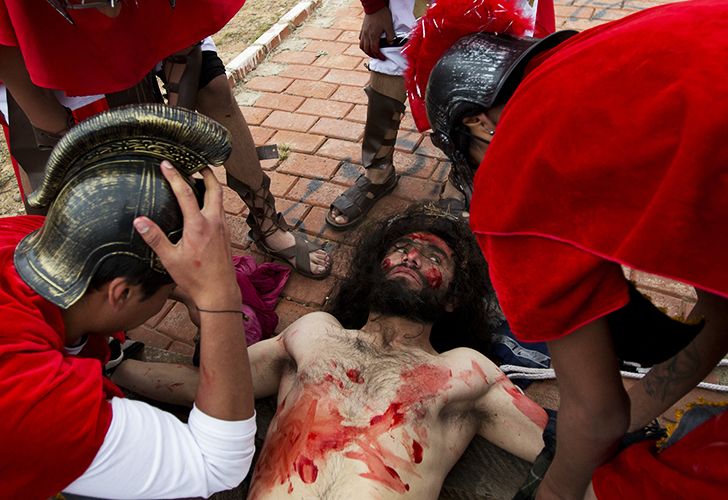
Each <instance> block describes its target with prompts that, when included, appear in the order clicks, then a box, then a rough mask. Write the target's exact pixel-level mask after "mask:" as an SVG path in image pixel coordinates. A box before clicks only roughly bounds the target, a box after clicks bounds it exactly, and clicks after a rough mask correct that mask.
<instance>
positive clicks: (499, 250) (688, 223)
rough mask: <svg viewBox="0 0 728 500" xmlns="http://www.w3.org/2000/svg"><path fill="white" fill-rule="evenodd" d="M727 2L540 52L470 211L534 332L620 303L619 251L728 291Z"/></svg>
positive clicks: (658, 13)
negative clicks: (542, 53)
mask: <svg viewBox="0 0 728 500" xmlns="http://www.w3.org/2000/svg"><path fill="white" fill-rule="evenodd" d="M726 54H728V3H727V2H725V1H724V0H694V1H690V2H684V3H677V4H669V5H665V6H661V7H656V8H652V9H648V10H644V11H642V12H639V13H636V14H634V15H631V16H629V17H626V18H623V19H621V20H619V21H614V22H611V23H608V24H605V25H602V26H599V27H596V28H593V29H590V30H587V31H585V32H583V33H581V34H579V35H577V36H574V37H573V38H571V39H569V40H568V41H566V42H564V43H563V44H562V45H560V46H558V47H556V48H555V49H553V50H552V51H551V52H550V53H547V54H545V55H544V56H543V57H540V58H539V59H538V60H537V61H534V64H532V66H536V67H535V68H532V69H531V71H530V73H529V74H528V75H527V76H526V77H525V78H524V80H523V82H522V83H521V85H520V86H519V87H518V89H517V90H516V92H515V94H514V95H513V97H512V98H511V99H510V101H509V102H508V104H507V106H506V108H505V110H504V112H503V115H502V116H501V120H500V121H499V123H498V128H497V131H496V134H495V136H494V138H493V142H492V144H491V145H490V147H489V149H488V152H487V154H486V155H485V159H484V161H483V163H482V164H481V166H480V168H479V169H478V171H477V174H476V178H475V193H474V197H473V202H472V207H471V225H472V228H473V231H474V232H475V233H476V235H477V236H478V239H479V243H480V244H481V247H482V248H483V251H484V253H485V256H486V259H487V260H488V262H489V265H490V272H491V277H492V280H493V284H494V286H495V288H496V291H497V293H498V298H499V300H500V304H501V306H502V307H503V311H504V312H505V314H506V317H507V318H508V320H509V322H510V325H511V327H512V328H513V330H514V332H516V334H517V335H518V336H519V337H520V338H521V339H522V340H526V341H537V340H551V339H555V338H558V337H560V336H563V335H566V334H568V333H570V332H571V331H573V330H574V329H576V328H578V327H580V326H582V325H583V324H585V323H588V322H591V321H593V320H594V319H596V318H597V317H599V316H602V315H604V314H606V313H608V312H610V311H612V310H614V309H616V308H618V307H620V306H621V305H623V304H624V303H626V300H627V294H626V291H625V283H624V278H623V277H622V273H621V270H620V267H619V264H625V265H627V266H629V267H633V268H636V269H640V270H643V271H646V272H650V273H655V274H658V275H661V276H665V277H668V278H673V279H676V280H679V281H682V282H685V283H689V284H692V285H695V286H698V287H700V288H703V289H705V290H708V291H712V292H714V293H717V294H719V295H723V296H726V297H728V259H726V256H727V255H728V222H726V221H728V142H726V138H727V137H728V135H727V131H728V119H727V118H726V117H728V98H726V96H728V64H725V61H726Z"/></svg>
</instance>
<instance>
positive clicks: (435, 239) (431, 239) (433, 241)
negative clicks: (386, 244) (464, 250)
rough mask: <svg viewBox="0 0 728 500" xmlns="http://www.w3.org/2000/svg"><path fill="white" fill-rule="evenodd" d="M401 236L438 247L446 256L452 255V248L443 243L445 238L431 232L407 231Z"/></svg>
mask: <svg viewBox="0 0 728 500" xmlns="http://www.w3.org/2000/svg"><path fill="white" fill-rule="evenodd" d="M403 238H406V239H410V240H412V241H422V242H425V243H428V244H430V245H432V246H435V247H437V248H439V249H440V250H441V251H442V252H443V253H444V254H445V255H447V256H448V257H452V249H451V248H450V245H448V244H447V243H445V240H443V239H442V238H440V237H439V236H435V235H434V234H432V233H409V234H406V235H404V236H403Z"/></svg>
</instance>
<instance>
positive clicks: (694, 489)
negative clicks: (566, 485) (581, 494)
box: [592, 412, 728, 500]
mask: <svg viewBox="0 0 728 500" xmlns="http://www.w3.org/2000/svg"><path fill="white" fill-rule="evenodd" d="M592 482H593V485H594V492H595V493H596V495H597V498H599V500H612V499H613V500H623V499H625V498H640V499H643V500H651V499H654V500H663V499H666V498H700V499H701V500H711V499H715V500H718V499H723V498H725V496H726V492H728V412H723V413H721V414H720V415H718V416H716V417H713V418H712V419H710V420H708V421H707V422H705V423H704V424H702V425H700V426H699V427H697V428H696V429H694V430H692V431H691V432H689V433H688V434H687V435H685V437H683V438H682V439H680V440H679V441H678V442H677V443H675V444H673V445H671V446H669V447H668V448H666V449H665V450H663V451H661V452H659V453H658V452H656V450H655V442H654V441H643V442H641V443H637V444H635V445H632V446H630V447H629V448H626V449H625V450H624V451H622V452H621V453H620V454H619V455H617V457H615V458H614V460H612V461H611V462H609V463H608V464H606V465H603V466H601V467H600V468H599V469H597V470H596V472H595V473H594V476H593V477H592Z"/></svg>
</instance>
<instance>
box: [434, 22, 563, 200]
mask: <svg viewBox="0 0 728 500" xmlns="http://www.w3.org/2000/svg"><path fill="white" fill-rule="evenodd" d="M576 33H577V32H576V31H571V30H564V31H558V32H556V33H552V34H551V35H549V36H547V37H545V38H541V39H537V38H530V37H514V36H509V35H496V34H493V33H474V34H472V35H468V36H465V37H463V38H461V39H460V40H458V41H457V42H456V43H455V44H454V45H453V46H452V47H451V48H450V49H449V50H448V51H447V52H446V53H445V54H444V55H443V56H442V57H441V58H440V60H439V61H438V62H437V64H435V67H434V68H433V69H432V73H430V78H429V80H428V83H427V91H426V93H425V104H426V107H427V117H428V119H429V122H430V124H431V126H432V134H431V138H432V143H433V144H434V145H435V146H437V147H438V148H439V149H441V150H442V152H443V153H445V154H446V155H447V157H448V158H449V159H450V161H451V162H452V168H451V170H450V178H451V180H452V181H453V184H454V185H455V187H457V188H458V189H459V190H460V191H461V192H462V193H463V194H464V195H465V196H466V200H467V202H468V204H469V203H470V198H471V196H472V193H473V176H474V174H475V170H476V169H477V168H478V165H474V164H473V162H472V160H471V159H470V155H469V148H470V141H471V140H472V136H471V134H470V132H469V131H468V129H467V127H466V126H465V125H463V123H462V121H463V118H465V117H467V116H473V115H477V114H478V113H481V112H484V111H487V110H488V109H490V108H492V107H493V106H497V105H500V104H504V103H505V102H506V101H507V100H508V99H509V98H510V97H511V96H512V95H513V92H514V91H515V90H516V87H517V86H518V84H519V83H520V81H521V79H522V78H523V73H524V70H525V68H526V65H527V64H528V62H529V61H530V60H531V59H532V58H533V56H535V55H536V54H538V53H539V52H542V51H545V50H548V49H550V48H552V47H555V46H556V45H558V44H559V43H561V42H563V41H564V40H566V39H567V38H569V37H571V36H573V35H575V34H576Z"/></svg>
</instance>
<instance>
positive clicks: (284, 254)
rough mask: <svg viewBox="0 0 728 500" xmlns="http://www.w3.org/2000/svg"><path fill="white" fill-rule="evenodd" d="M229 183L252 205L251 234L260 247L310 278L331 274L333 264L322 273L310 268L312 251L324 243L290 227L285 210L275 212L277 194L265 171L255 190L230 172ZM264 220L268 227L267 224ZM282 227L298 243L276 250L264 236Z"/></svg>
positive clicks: (320, 277)
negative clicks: (271, 188)
mask: <svg viewBox="0 0 728 500" xmlns="http://www.w3.org/2000/svg"><path fill="white" fill-rule="evenodd" d="M227 184H228V187H230V188H232V189H233V190H235V191H236V192H237V193H238V194H239V195H240V197H241V198H242V199H243V201H244V202H245V203H246V204H247V205H248V208H249V209H250V213H249V214H248V218H247V219H246V221H247V223H248V226H249V227H250V231H249V232H248V236H249V237H250V239H252V240H253V241H254V242H255V244H256V245H257V246H258V248H260V249H261V250H262V251H263V252H264V253H266V254H267V255H269V256H271V257H273V258H276V259H279V260H283V261H286V263H288V264H289V265H291V266H292V267H293V268H294V269H295V270H296V271H297V272H298V273H299V274H301V275H303V276H305V277H307V278H311V279H315V280H322V279H324V278H326V277H327V276H328V275H329V274H331V267H332V266H331V265H330V264H329V266H328V267H327V269H326V271H324V272H323V273H314V272H313V271H312V270H311V255H310V254H311V253H312V252H315V251H316V250H325V248H324V247H325V245H321V244H318V243H312V242H310V241H308V240H307V239H306V237H305V236H304V235H302V234H301V233H298V232H294V231H291V229H292V228H291V227H290V226H289V225H288V223H287V222H286V220H285V219H284V218H283V214H281V213H280V212H276V205H275V198H274V197H273V194H272V193H271V192H270V177H268V176H267V175H265V173H264V174H263V182H262V183H261V184H260V187H259V188H258V189H256V190H255V191H253V190H252V189H250V188H249V187H248V186H247V185H245V184H243V183H242V182H240V181H239V180H237V179H236V178H234V177H232V176H231V175H230V174H228V175H227ZM264 224H266V226H267V227H265V228H264V227H263V225H264ZM279 229H280V230H283V231H290V232H291V234H292V235H293V238H294V240H295V243H294V244H293V245H291V246H289V247H287V248H284V249H282V250H274V249H272V248H271V247H269V246H268V245H267V244H266V243H265V239H266V238H268V237H269V236H271V235H272V234H274V233H275V232H276V231H278V230H279ZM290 259H295V264H291V261H290Z"/></svg>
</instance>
